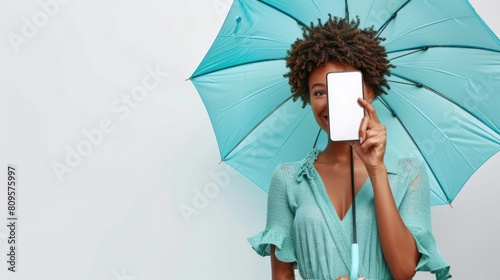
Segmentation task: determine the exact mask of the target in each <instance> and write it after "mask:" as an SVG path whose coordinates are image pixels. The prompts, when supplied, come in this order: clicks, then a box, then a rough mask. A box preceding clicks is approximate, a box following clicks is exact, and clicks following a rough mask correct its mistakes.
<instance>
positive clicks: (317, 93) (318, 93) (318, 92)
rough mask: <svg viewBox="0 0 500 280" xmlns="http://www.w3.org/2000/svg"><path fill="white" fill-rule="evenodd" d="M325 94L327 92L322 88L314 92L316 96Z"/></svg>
mask: <svg viewBox="0 0 500 280" xmlns="http://www.w3.org/2000/svg"><path fill="white" fill-rule="evenodd" d="M323 95H326V92H324V91H322V90H319V91H316V92H314V96H323Z"/></svg>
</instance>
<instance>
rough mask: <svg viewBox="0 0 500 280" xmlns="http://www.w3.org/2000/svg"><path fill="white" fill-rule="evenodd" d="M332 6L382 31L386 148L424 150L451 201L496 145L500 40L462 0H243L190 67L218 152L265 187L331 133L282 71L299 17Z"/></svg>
mask: <svg viewBox="0 0 500 280" xmlns="http://www.w3.org/2000/svg"><path fill="white" fill-rule="evenodd" d="M328 14H332V15H333V16H339V17H346V18H351V19H353V18H355V17H359V19H360V21H361V24H360V27H361V28H363V27H371V26H373V27H374V28H375V30H378V33H379V34H378V36H380V37H384V38H386V40H385V41H383V42H382V44H383V45H384V46H385V48H386V50H387V53H388V58H389V59H390V63H391V64H393V65H395V66H396V68H395V69H392V71H391V72H392V76H391V77H388V81H389V84H390V86H391V89H390V90H388V94H387V95H382V96H379V97H377V98H376V100H375V101H374V102H373V106H374V107H375V109H376V110H377V114H378V115H379V118H380V121H381V123H383V124H385V125H386V127H387V133H388V140H387V141H388V143H387V152H388V153H399V154H401V155H404V156H409V157H415V158H419V159H421V160H423V161H424V162H425V163H426V164H427V169H428V173H429V174H430V175H431V176H430V184H431V194H432V198H431V203H432V204H433V205H439V204H447V203H451V202H452V201H453V199H454V198H455V197H456V195H457V194H458V192H459V191H460V189H461V188H462V187H463V185H464V184H465V183H466V181H467V180H468V179H469V178H470V176H471V175H472V174H473V173H474V172H475V170H477V169H478V168H479V167H480V166H481V165H482V164H483V163H484V162H485V161H486V160H488V159H489V158H490V157H491V156H493V155H494V154H495V153H497V152H498V151H499V150H500V112H499V111H500V110H499V109H500V41H499V40H498V38H497V37H496V36H495V34H493V32H492V31H491V30H490V29H489V28H488V27H487V26H486V24H485V23H484V22H483V21H482V20H481V18H480V17H479V16H478V15H477V14H476V12H475V11H474V9H473V8H472V6H471V5H470V4H469V3H468V2H467V1H466V0H442V1H423V0H422V1H417V0H414V1H411V0H405V1H402V0H394V1H375V0H363V1H361V0H357V1H347V0H345V1H344V0H287V1H285V0H262V1H256V0H235V1H234V3H233V5H232V7H231V9H230V11H229V13H228V16H227V18H226V20H225V22H224V24H223V26H222V28H221V30H220V32H219V35H218V36H217V38H216V39H215V42H214V43H213V45H212V47H211V48H210V50H209V51H208V53H207V55H206V56H205V58H204V59H203V61H202V62H201V64H200V65H199V67H198V68H197V69H196V71H195V72H194V73H193V75H192V77H191V81H192V82H193V84H194V85H195V87H196V88H197V90H198V92H199V94H200V96H201V98H202V99H203V102H204V104H205V106H206V108H207V111H208V114H209V117H210V120H211V122H212V125H213V128H214V131H215V135H216V138H217V142H218V145H219V150H220V155H221V158H222V160H223V161H225V162H226V163H227V164H229V165H230V166H232V167H234V168H235V169H236V170H238V171H239V172H241V173H242V174H243V175H245V176H246V177H248V178H249V179H250V180H252V181H253V182H255V183H256V184H257V185H258V186H259V187H261V188H262V189H264V190H265V191H267V188H268V183H269V181H270V177H271V175H272V172H273V170H274V168H275V166H276V165H278V164H279V163H282V162H287V161H295V160H300V159H302V158H303V157H305V156H306V155H307V153H308V152H309V151H310V150H311V148H312V147H313V146H314V145H317V146H318V147H320V148H321V147H324V146H325V145H326V142H327V135H326V134H325V133H324V132H321V131H320V129H319V126H318V125H317V124H316V122H315V120H314V117H313V115H312V113H311V110H310V108H309V107H306V108H305V109H303V108H302V102H293V101H292V99H291V91H290V86H289V85H288V80H287V79H285V78H284V77H283V74H285V73H286V72H288V70H287V69H286V66H285V60H284V58H285V56H286V52H287V50H289V49H290V45H291V43H293V42H294V41H295V40H296V38H298V37H302V36H301V34H302V30H301V27H302V26H306V25H309V24H310V23H311V22H317V20H318V19H323V20H324V19H326V18H327V17H328Z"/></svg>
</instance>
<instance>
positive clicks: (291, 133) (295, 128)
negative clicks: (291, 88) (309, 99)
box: [258, 118, 321, 180]
mask: <svg viewBox="0 0 500 280" xmlns="http://www.w3.org/2000/svg"><path fill="white" fill-rule="evenodd" d="M305 120H306V118H300V121H299V122H298V123H297V124H295V126H294V127H293V129H292V132H290V133H289V134H288V135H287V137H286V138H285V140H284V141H283V143H285V142H286V141H288V139H290V137H291V136H292V135H293V133H294V131H295V130H297V128H298V127H299V126H300V124H301V123H302V122H304V121H305ZM319 132H321V128H320V131H319ZM319 132H318V137H319ZM283 146H284V145H281V146H280V148H279V149H278V150H277V151H276V152H275V153H274V156H273V157H272V159H274V158H275V157H276V155H277V154H278V152H280V151H281V150H282V148H283ZM271 162H272V160H269V161H268V162H267V166H266V168H264V170H268V169H269V165H271ZM262 176H263V173H261V175H260V177H259V179H258V180H260V179H261V178H262Z"/></svg>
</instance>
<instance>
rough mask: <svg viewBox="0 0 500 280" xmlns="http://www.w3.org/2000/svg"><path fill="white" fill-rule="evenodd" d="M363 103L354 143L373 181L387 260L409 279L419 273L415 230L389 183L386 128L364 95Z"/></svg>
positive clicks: (396, 274)
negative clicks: (416, 269)
mask: <svg viewBox="0 0 500 280" xmlns="http://www.w3.org/2000/svg"><path fill="white" fill-rule="evenodd" d="M359 103H360V105H361V106H363V107H364V108H365V110H366V116H365V117H364V118H363V121H362V122H361V125H360V132H359V133H360V139H361V141H360V142H359V143H357V142H356V143H353V144H352V145H353V148H354V150H355V151H356V154H357V155H358V156H359V158H360V159H361V160H362V161H363V163H364V165H365V167H366V170H367V172H368V176H369V177H370V181H371V182H372V186H373V193H374V199H375V211H376V217H377V224H378V231H379V236H380V244H381V247H382V252H383V254H384V258H385V261H386V262H387V265H388V267H389V270H390V271H391V273H392V275H393V277H394V278H396V279H405V280H407V279H410V278H412V277H413V276H414V275H415V268H416V266H417V264H418V261H419V259H420V253H419V251H418V248H417V244H416V243H415V239H414V237H413V235H412V233H411V232H410V231H409V230H408V228H407V227H406V225H405V223H404V222H403V219H402V218H401V215H400V214H399V211H398V208H397V206H396V202H395V201H394V197H393V195H392V191H391V187H390V185H389V178H388V177H387V168H386V166H385V165H384V161H383V159H384V154H385V147H386V142H387V135H386V128H385V126H384V125H382V124H380V121H379V119H378V116H377V114H376V112H375V109H374V108H373V107H372V106H371V104H370V103H368V102H367V101H365V100H362V99H360V100H359Z"/></svg>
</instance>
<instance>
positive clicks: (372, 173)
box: [366, 163, 387, 181]
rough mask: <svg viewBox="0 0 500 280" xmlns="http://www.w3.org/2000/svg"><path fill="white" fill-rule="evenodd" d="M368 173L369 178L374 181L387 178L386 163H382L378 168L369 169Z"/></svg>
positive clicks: (367, 169)
mask: <svg viewBox="0 0 500 280" xmlns="http://www.w3.org/2000/svg"><path fill="white" fill-rule="evenodd" d="M366 171H367V172H368V176H369V177H370V179H371V180H372V181H373V180H374V179H376V178H378V177H381V176H383V177H387V168H386V166H385V164H384V163H381V164H379V165H377V166H371V167H367V168H366Z"/></svg>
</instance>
